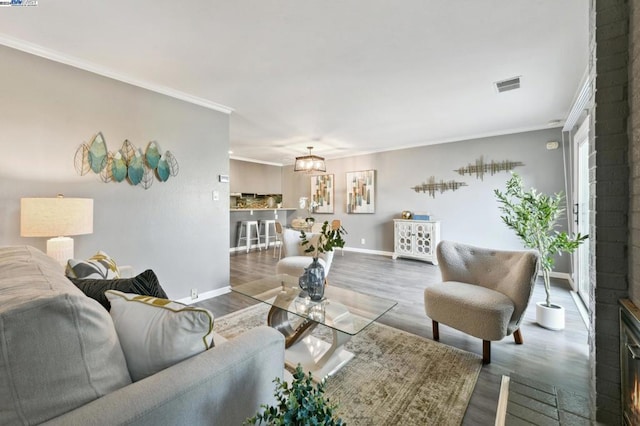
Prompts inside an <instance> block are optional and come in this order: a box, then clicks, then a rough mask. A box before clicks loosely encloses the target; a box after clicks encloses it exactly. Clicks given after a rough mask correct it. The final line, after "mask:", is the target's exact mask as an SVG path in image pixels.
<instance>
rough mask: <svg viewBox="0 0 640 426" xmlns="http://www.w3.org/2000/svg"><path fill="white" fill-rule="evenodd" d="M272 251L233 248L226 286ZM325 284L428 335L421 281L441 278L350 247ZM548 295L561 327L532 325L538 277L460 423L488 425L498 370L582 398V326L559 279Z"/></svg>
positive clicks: (444, 335)
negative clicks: (380, 304)
mask: <svg viewBox="0 0 640 426" xmlns="http://www.w3.org/2000/svg"><path fill="white" fill-rule="evenodd" d="M272 254H273V251H272V250H270V251H268V252H266V251H264V250H263V251H261V252H260V251H258V252H256V251H254V252H250V253H249V254H246V253H244V252H242V253H237V254H236V253H234V254H231V255H230V258H231V283H230V284H231V286H233V285H237V284H241V283H244V282H247V281H251V280H255V279H258V278H261V277H263V276H266V275H270V274H273V273H274V271H275V264H276V262H277V259H274V258H273V257H272ZM329 280H330V283H331V285H335V286H340V287H345V288H350V289H352V290H355V291H359V292H362V293H367V294H374V295H377V296H380V297H385V298H389V299H394V300H396V301H397V302H398V305H397V306H396V307H394V308H393V309H392V310H391V311H389V312H388V313H387V314H385V315H383V316H382V317H381V318H380V319H379V321H380V322H381V323H384V324H386V325H389V326H392V327H395V328H399V329H402V330H405V331H408V332H410V333H413V334H417V335H420V336H423V337H426V338H428V339H431V338H432V334H431V332H432V330H431V320H430V319H429V318H428V317H427V316H426V314H425V312H424V296H423V291H424V286H425V284H426V283H428V282H437V281H440V271H439V269H438V267H437V266H434V265H431V264H430V263H426V262H422V261H417V260H409V259H397V260H392V259H391V258H389V257H386V256H379V255H370V254H362V253H355V252H348V251H346V252H344V256H341V255H340V254H339V253H336V255H335V256H334V258H333V263H332V266H331V272H330V275H329ZM552 285H553V288H552V298H553V301H554V302H555V303H559V304H561V305H563V306H564V307H565V310H566V328H565V330H563V331H550V330H546V329H543V328H541V327H539V326H537V325H536V324H535V302H538V301H541V300H543V299H544V285H543V283H542V279H541V278H540V279H539V280H538V283H537V285H536V288H535V290H534V294H533V296H532V299H531V303H530V304H529V307H528V309H527V311H526V314H525V320H524V322H523V324H522V326H521V331H522V338H523V340H524V344H523V345H516V344H515V343H514V339H513V337H512V336H508V337H506V338H504V339H503V340H502V341H500V342H492V344H491V352H492V353H491V357H492V358H491V364H489V365H485V366H483V367H482V371H481V373H480V377H479V378H478V382H477V384H476V387H475V389H474V392H473V395H472V397H471V401H470V403H469V407H468V409H467V412H466V414H465V418H464V421H463V424H464V425H493V424H494V422H495V414H496V407H497V403H498V393H499V390H500V381H501V377H502V375H503V374H507V375H508V374H510V373H517V374H518V375H520V376H522V377H525V378H531V379H535V380H537V381H539V382H543V383H548V384H552V385H555V386H557V387H559V388H562V389H566V390H568V391H571V392H574V393H577V394H580V395H584V396H587V395H588V393H589V349H588V343H587V336H588V335H587V330H586V327H585V325H584V323H583V321H582V318H581V317H580V314H579V311H578V309H577V307H576V305H575V302H574V300H573V298H572V297H571V294H570V292H569V287H568V284H567V283H565V282H564V281H563V280H554V282H553V283H552ZM255 303H256V302H255V301H253V300H252V299H249V298H247V297H244V296H241V295H239V294H237V293H233V292H231V293H229V294H225V295H222V296H219V297H216V298H214V299H209V300H205V301H202V302H199V303H198V305H200V306H203V307H206V308H208V309H210V310H212V311H213V312H214V314H215V315H216V316H222V315H225V314H227V313H230V312H234V311H236V310H239V309H242V308H244V307H246V306H250V305H252V304H255ZM440 342H441V343H443V344H446V345H451V346H455V347H457V348H460V349H464V350H467V351H470V352H475V353H477V354H480V355H481V354H482V341H481V340H479V339H476V338H473V337H471V336H468V335H466V334H464V333H461V332H459V331H457V330H454V329H452V328H450V327H447V326H446V325H443V324H440Z"/></svg>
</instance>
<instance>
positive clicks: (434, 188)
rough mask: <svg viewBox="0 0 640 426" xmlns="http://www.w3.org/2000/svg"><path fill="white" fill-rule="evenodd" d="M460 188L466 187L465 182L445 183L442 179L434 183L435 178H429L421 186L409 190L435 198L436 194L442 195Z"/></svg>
mask: <svg viewBox="0 0 640 426" xmlns="http://www.w3.org/2000/svg"><path fill="white" fill-rule="evenodd" d="M461 186H467V184H466V183H465V182H456V181H454V180H450V181H448V182H445V181H443V180H442V179H441V180H440V182H436V178H435V177H434V176H431V177H430V178H429V180H428V181H427V182H425V183H423V184H421V185H416V186H414V187H413V188H411V189H413V190H414V191H416V192H425V193H429V195H431V197H433V198H436V192H440V193H441V194H442V193H443V192H444V191H455V190H456V189H458V188H460V187H461Z"/></svg>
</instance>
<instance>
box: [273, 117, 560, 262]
mask: <svg viewBox="0 0 640 426" xmlns="http://www.w3.org/2000/svg"><path fill="white" fill-rule="evenodd" d="M560 140H561V132H560V129H549V130H540V131H535V132H526V133H518V134H513V135H505V136H496V137H488V138H481V139H474V140H466V141H460V142H454V143H446V144H439V145H430V146H424V147H418V148H411V149H403V150H397V151H389V152H383V153H378V154H371V155H364V156H357V157H348V158H343V159H338V160H330V161H327V173H332V174H334V175H335V187H336V193H335V198H334V199H335V204H336V212H335V214H334V215H322V214H317V213H316V214H314V216H315V217H316V219H319V220H325V219H328V218H329V217H331V218H338V219H341V220H342V223H343V225H344V226H345V228H346V229H347V231H348V233H349V234H348V235H347V236H346V241H347V246H348V247H353V248H357V249H368V250H376V251H383V252H392V251H393V219H394V218H400V213H401V212H402V211H403V210H410V211H413V212H428V213H430V214H431V215H432V216H433V217H434V218H435V219H437V220H440V221H441V238H442V239H449V240H456V241H461V242H466V243H469V244H474V245H478V246H485V247H493V248H497V249H521V248H522V244H521V243H520V241H519V240H518V238H517V237H516V236H515V234H514V232H513V231H511V230H510V229H508V228H507V227H506V226H505V225H504V224H503V223H502V221H501V220H500V212H499V210H498V204H497V202H496V200H495V196H494V193H493V190H494V189H496V188H499V189H502V190H504V188H505V183H506V181H507V180H508V179H509V177H510V174H509V173H506V172H500V173H497V174H495V175H493V176H491V174H485V176H484V180H480V179H476V177H475V176H469V175H465V176H460V175H459V174H458V173H457V172H455V171H454V170H456V169H458V168H460V167H463V166H466V165H468V164H469V163H472V164H473V163H475V161H476V159H478V158H480V156H483V157H484V160H485V162H490V161H491V160H495V161H503V160H511V161H521V162H523V163H524V166H522V167H517V168H515V169H514V171H515V172H516V173H518V174H520V175H521V176H522V177H523V179H524V183H525V186H526V187H527V188H528V187H531V186H533V187H535V188H536V189H538V190H539V191H542V192H545V193H556V192H559V191H564V175H563V166H562V164H563V163H562V149H557V150H552V151H549V150H547V149H546V146H545V145H546V143H547V142H548V141H560ZM368 169H375V170H376V171H377V172H376V173H377V174H376V186H377V190H376V201H377V203H376V212H375V214H347V213H346V196H345V191H346V189H345V188H346V172H349V171H358V170H368ZM430 176H435V177H436V179H437V180H440V179H444V180H445V181H449V180H456V181H463V182H466V183H467V184H468V186H465V187H461V188H459V189H458V190H456V191H447V192H444V193H442V194H441V193H436V196H435V198H432V197H430V196H429V195H428V194H425V193H416V192H415V191H413V190H412V189H411V187H413V186H416V185H418V184H421V183H422V182H424V181H426V180H427V179H428V178H429V177H430ZM283 182H284V186H283V197H284V198H285V199H288V200H292V201H293V200H297V199H298V197H301V196H309V193H310V179H309V176H308V175H306V174H303V173H295V172H293V167H291V166H289V167H285V172H284V177H283ZM305 214H306V212H305V211H303V210H299V211H298V216H302V217H304V215H305ZM292 217H296V215H292ZM565 223H566V219H563V221H562V224H563V225H564V224H565ZM362 238H364V239H365V241H366V243H365V244H364V245H363V244H361V243H360V241H361V239H362ZM557 262H558V263H557V267H556V268H555V270H556V271H558V272H568V271H569V263H568V262H569V259H568V256H562V257H561V258H558V260H557Z"/></svg>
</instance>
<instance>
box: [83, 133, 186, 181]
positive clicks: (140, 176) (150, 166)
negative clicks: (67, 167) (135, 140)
mask: <svg viewBox="0 0 640 426" xmlns="http://www.w3.org/2000/svg"><path fill="white" fill-rule="evenodd" d="M73 162H74V166H75V169H76V172H78V174H79V175H81V176H84V175H86V174H87V173H89V172H91V171H93V172H94V173H96V174H97V175H99V176H100V179H101V180H102V181H103V182H105V183H108V182H122V181H124V180H126V181H127V182H129V183H130V184H131V185H134V186H138V185H139V186H140V187H142V188H144V189H149V188H150V187H151V185H152V184H153V181H154V180H155V179H154V176H155V178H156V179H158V180H159V181H160V182H166V181H167V180H168V179H169V177H170V176H177V175H178V172H179V171H180V167H179V165H178V160H177V159H176V157H175V156H174V155H173V154H172V153H171V151H166V152H165V153H164V154H161V151H160V147H159V146H158V143H157V142H155V141H151V142H149V144H148V145H147V148H146V150H145V152H144V153H143V152H142V150H141V149H138V148H136V147H135V146H134V145H133V144H132V143H131V142H130V141H129V140H125V141H124V142H123V143H122V147H121V148H120V150H119V151H116V152H115V153H113V152H110V151H108V150H107V142H106V141H105V139H104V136H102V132H98V133H97V134H96V135H95V136H94V137H93V139H92V140H91V142H90V143H88V144H87V143H83V144H82V145H80V146H79V147H78V149H77V150H76V154H75V156H74V158H73Z"/></svg>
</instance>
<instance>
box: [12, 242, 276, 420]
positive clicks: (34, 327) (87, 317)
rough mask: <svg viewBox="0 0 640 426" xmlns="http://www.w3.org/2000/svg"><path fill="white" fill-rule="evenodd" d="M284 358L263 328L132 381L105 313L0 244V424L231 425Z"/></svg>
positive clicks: (49, 262) (267, 390)
mask: <svg viewBox="0 0 640 426" xmlns="http://www.w3.org/2000/svg"><path fill="white" fill-rule="evenodd" d="M214 329H215V325H214ZM283 365H284V339H283V337H282V335H281V334H280V333H279V332H277V331H275V330H273V329H271V328H269V327H266V326H265V327H259V328H256V329H252V330H250V331H248V332H246V333H244V334H243V335H241V336H238V337H237V338H235V339H232V340H229V341H226V342H223V343H217V344H216V347H214V348H212V349H209V350H207V351H204V352H202V353H200V354H198V355H196V356H193V357H191V358H189V359H187V360H185V361H182V362H179V363H178V364H175V365H173V366H171V367H169V368H167V369H165V370H162V371H160V372H158V373H156V374H154V375H152V376H149V377H147V378H145V379H142V380H140V381H138V382H135V383H132V382H131V378H130V375H129V372H128V370H127V365H126V362H125V358H124V355H123V353H122V349H121V347H120V343H119V341H118V336H117V334H116V331H115V329H114V326H113V322H112V320H111V316H110V315H109V313H108V312H107V311H106V310H105V309H104V308H103V307H102V306H101V305H100V304H98V303H97V302H96V301H94V300H93V299H90V298H88V297H86V296H85V295H84V293H82V292H81V291H80V290H78V289H77V288H76V287H75V286H74V285H73V284H72V283H71V282H70V281H69V280H68V279H67V278H66V277H65V276H64V274H63V271H62V268H61V267H60V265H59V264H58V263H57V262H56V261H55V260H53V259H51V258H49V257H48V256H46V255H45V254H44V253H42V252H40V251H39V250H37V249H34V248H32V247H27V246H21V247H0V424H2V425H18V424H21V425H27V424H28V425H31V424H41V423H42V424H47V425H120V424H132V425H187V424H188V425H240V424H242V422H243V421H244V420H245V419H246V418H247V417H250V416H252V415H254V414H255V413H256V412H257V411H258V410H259V408H260V404H262V403H268V404H273V403H274V400H273V398H274V397H273V390H274V384H273V379H274V378H275V377H281V378H282V376H283Z"/></svg>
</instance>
